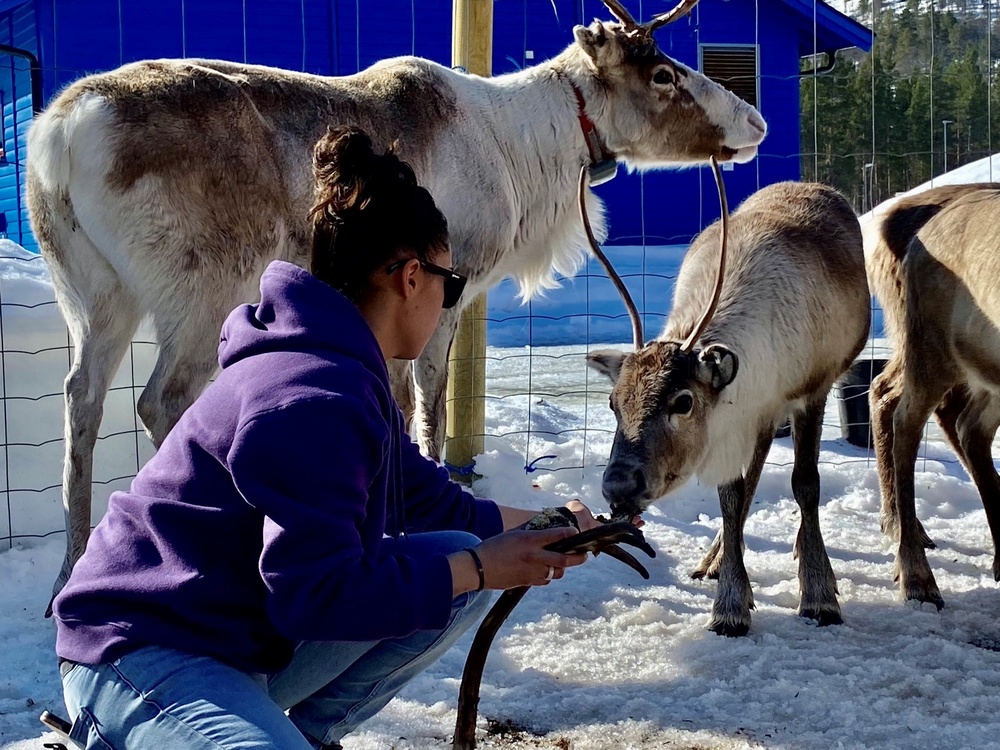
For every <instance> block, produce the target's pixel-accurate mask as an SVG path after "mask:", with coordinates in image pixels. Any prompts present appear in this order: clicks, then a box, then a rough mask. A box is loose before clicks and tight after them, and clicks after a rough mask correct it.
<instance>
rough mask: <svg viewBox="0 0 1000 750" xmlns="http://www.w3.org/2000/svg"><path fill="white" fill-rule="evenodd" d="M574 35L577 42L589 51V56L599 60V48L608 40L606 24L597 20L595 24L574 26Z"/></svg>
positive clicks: (581, 47)
mask: <svg viewBox="0 0 1000 750" xmlns="http://www.w3.org/2000/svg"><path fill="white" fill-rule="evenodd" d="M573 36H574V37H576V43H577V44H579V45H580V49H582V50H583V51H584V52H586V53H587V57H589V58H590V59H591V60H593V61H594V62H597V54H598V53H597V50H598V49H599V48H600V47H603V46H604V43H605V42H607V32H606V31H605V29H604V24H603V23H601V22H600V21H595V23H594V24H593V26H574V27H573Z"/></svg>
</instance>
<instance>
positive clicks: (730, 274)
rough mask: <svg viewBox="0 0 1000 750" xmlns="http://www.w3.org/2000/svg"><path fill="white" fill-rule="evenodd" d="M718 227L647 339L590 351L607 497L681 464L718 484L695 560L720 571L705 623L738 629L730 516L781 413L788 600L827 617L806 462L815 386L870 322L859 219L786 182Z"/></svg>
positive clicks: (832, 200) (663, 484) (654, 491)
mask: <svg viewBox="0 0 1000 750" xmlns="http://www.w3.org/2000/svg"><path fill="white" fill-rule="evenodd" d="M719 233H720V226H719V223H718V222H717V223H716V224H713V225H712V226H710V227H708V228H707V229H706V230H705V231H703V232H702V233H701V234H700V235H698V237H697V238H696V239H695V241H694V242H693V243H692V245H691V248H690V250H689V251H688V253H687V255H686V257H685V258H684V263H683V264H682V265H681V269H680V273H679V274H678V277H677V285H676V289H675V292H674V305H673V310H672V311H671V313H670V317H669V319H668V320H667V324H666V327H665V329H664V331H663V333H662V334H661V336H660V337H659V339H657V340H656V341H653V342H651V343H650V344H648V345H645V346H643V345H642V340H641V331H640V332H638V333H637V341H636V342H635V343H636V352H635V353H632V354H623V353H621V352H615V351H598V352H593V353H591V354H590V355H589V356H588V363H589V364H590V366H591V367H593V368H594V369H596V370H598V371H599V372H602V373H604V374H605V375H607V376H608V377H609V378H610V379H611V381H612V383H614V388H613V389H612V391H611V408H612V409H614V412H615V417H616V418H617V420H618V426H617V430H616V432H615V437H614V443H613V445H612V448H611V458H610V461H609V463H608V467H607V469H606V470H605V472H604V481H603V490H604V496H605V498H606V499H607V500H608V502H609V503H610V504H611V512H612V515H613V517H614V518H616V519H627V518H631V517H632V516H633V515H634V514H637V513H641V512H642V511H643V510H645V509H646V508H647V507H648V506H649V505H650V504H651V503H652V502H653V501H655V500H656V499H657V498H659V497H662V496H663V495H666V494H667V493H669V492H670V491H672V490H674V489H676V488H677V487H680V486H681V485H682V484H684V482H686V481H687V480H688V478H690V477H691V476H692V475H697V476H698V477H699V479H701V480H702V481H704V482H707V483H710V484H716V485H718V491H719V499H720V501H721V504H722V530H721V532H720V533H719V536H718V537H717V538H716V540H715V542H714V543H713V545H712V548H711V550H710V551H709V552H708V555H707V556H706V557H705V559H704V561H703V562H702V563H701V566H700V567H699V568H698V569H697V570H696V571H695V572H694V573H693V574H692V575H693V576H694V577H695V578H701V577H704V576H709V577H714V576H715V575H718V578H719V590H718V594H717V595H716V599H715V604H714V606H713V608H712V618H711V621H710V624H709V628H710V629H711V630H714V631H715V632H717V633H720V634H722V635H730V636H736V635H744V634H745V633H746V632H747V630H748V629H749V627H750V610H751V609H752V608H753V594H752V593H751V590H750V579H749V578H748V577H747V572H746V568H745V567H744V564H743V525H744V523H745V521H746V518H747V514H748V513H749V511H750V503H751V502H752V500H753V495H754V492H755V490H756V488H757V482H758V480H759V478H760V474H761V469H762V467H763V464H764V459H765V458H766V457H767V453H768V450H769V448H770V446H771V441H772V439H773V437H774V429H775V426H776V425H778V424H781V422H782V421H783V420H784V419H785V418H786V416H787V415H789V414H791V417H792V431H793V437H794V443H795V467H794V469H793V471H792V492H793V493H794V495H795V500H796V501H797V502H798V504H799V508H800V509H801V512H802V521H801V526H800V528H799V534H798V537H797V539H796V541H795V553H796V555H797V556H798V558H799V585H800V588H801V600H800V603H799V614H801V615H802V616H804V617H810V618H813V619H815V620H817V621H818V622H819V623H820V624H821V625H825V624H832V623H839V622H841V621H842V620H841V616H840V606H839V604H838V603H837V597H836V591H837V588H836V579H835V578H834V575H833V569H832V567H831V566H830V560H829V557H828V556H827V553H826V548H825V547H824V545H823V538H822V535H821V533H820V527H819V470H818V468H817V462H818V458H819V440H820V431H821V428H822V422H823V411H824V407H825V405H826V399H827V394H828V393H829V391H830V387H831V386H832V384H833V382H834V380H836V378H837V377H838V376H840V375H841V374H842V373H843V372H844V371H845V370H846V369H847V368H848V367H849V366H850V365H851V363H852V361H853V360H854V358H855V357H856V356H857V355H858V353H859V352H860V351H861V349H862V347H863V346H864V343H865V339H866V338H867V336H868V326H869V318H870V310H869V307H870V297H869V294H868V284H867V282H866V279H865V268H864V257H863V251H862V244H861V231H860V228H859V226H858V220H857V218H856V217H855V215H854V211H853V210H852V209H851V207H850V205H849V204H848V203H847V201H846V200H845V199H844V198H843V197H842V196H841V195H840V194H839V193H837V192H836V191H834V190H832V189H830V188H827V187H824V186H822V185H817V184H802V183H792V182H785V183H780V184H777V185H771V186H769V187H766V188H764V189H763V190H760V191H758V192H757V193H755V194H754V195H752V196H750V197H749V198H747V199H746V201H744V203H743V205H742V206H741V207H740V208H739V210H738V211H737V212H736V213H734V214H733V215H732V217H731V228H730V232H729V234H730V237H729V245H730V249H729V252H728V256H729V257H728V259H727V258H726V251H725V246H723V257H722V259H721V263H720V259H719V257H718V256H717V254H716V252H715V246H716V241H717V238H718V237H719ZM626 304H628V305H629V306H630V307H631V308H634V305H633V304H632V302H631V300H629V299H626ZM700 311H704V312H703V313H701V312H700Z"/></svg>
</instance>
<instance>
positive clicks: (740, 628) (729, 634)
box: [708, 619, 750, 638]
mask: <svg viewBox="0 0 1000 750" xmlns="http://www.w3.org/2000/svg"><path fill="white" fill-rule="evenodd" d="M708 629H709V630H711V631H712V632H713V633H715V634H716V635H722V636H725V637H726V638H742V637H743V636H745V635H746V634H747V633H749V632H750V623H749V622H732V621H727V620H718V621H716V620H715V619H713V620H712V622H710V623H709V624H708Z"/></svg>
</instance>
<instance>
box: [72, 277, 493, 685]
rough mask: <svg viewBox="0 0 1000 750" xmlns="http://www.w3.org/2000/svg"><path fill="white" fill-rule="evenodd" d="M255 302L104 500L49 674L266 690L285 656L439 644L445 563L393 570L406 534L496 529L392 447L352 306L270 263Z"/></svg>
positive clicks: (388, 411) (399, 431)
mask: <svg viewBox="0 0 1000 750" xmlns="http://www.w3.org/2000/svg"><path fill="white" fill-rule="evenodd" d="M260 292H261V302H260V304H257V305H244V306H242V307H239V308H237V309H236V310H234V311H233V313H232V314H231V315H230V316H229V319H228V320H227V321H226V323H225V326H224V327H223V330H222V341H221V343H220V345H219V361H220V363H221V365H222V368H223V369H222V372H221V373H220V374H219V377H218V378H217V379H216V381H215V382H214V383H213V384H212V385H210V386H209V387H208V388H207V389H206V390H205V392H204V393H203V394H202V396H201V397H200V398H199V399H198V400H197V401H196V402H195V403H194V404H193V405H192V406H191V408H189V409H188V410H187V411H186V412H185V413H184V415H183V417H182V418H181V420H180V421H179V422H178V423H177V426H176V427H174V429H173V430H172V431H171V432H170V434H169V435H168V436H167V438H166V440H164V442H163V445H162V446H161V447H160V450H159V451H158V452H157V453H156V455H155V456H154V457H153V458H152V459H151V460H150V461H149V463H147V464H146V466H145V467H143V469H142V470H141V471H140V472H139V474H138V476H137V477H136V478H135V480H134V481H133V482H132V486H131V488H130V489H129V491H128V492H116V493H114V494H113V495H112V496H111V501H110V503H109V505H108V511H107V514H106V515H105V517H104V519H103V520H102V521H101V522H100V524H98V526H97V528H96V529H95V530H94V533H93V535H92V536H91V538H90V542H89V544H88V546H87V551H86V553H85V554H84V555H83V557H82V558H81V559H80V561H79V562H78V563H77V565H76V568H75V569H74V571H73V574H72V576H71V577H70V580H69V583H68V584H67V585H66V587H65V588H64V589H63V591H62V592H61V593H60V594H59V596H58V597H56V600H55V604H54V611H55V616H56V621H57V637H56V651H57V653H58V654H59V656H61V657H63V658H65V659H69V660H71V661H76V662H81V663H86V664H97V663H101V662H107V661H112V660H114V659H116V658H118V657H119V656H121V655H122V654H124V653H127V652H128V651H130V650H132V649H136V648H139V647H141V646H144V645H160V646H166V647H171V648H176V649H180V650H182V651H187V652H190V653H195V654H204V655H210V656H213V657H215V658H218V659H220V660H221V661H224V662H227V663H229V664H232V665H234V666H236V667H238V668H240V669H244V670H247V671H252V672H264V673H272V672H276V671H279V670H281V669H282V668H284V667H285V666H286V665H287V664H288V662H289V661H290V659H291V656H292V651H293V648H294V646H295V644H296V643H297V642H299V641H306V640H346V641H369V640H378V639H384V638H394V637H400V636H405V635H408V634H410V633H412V632H413V631H415V630H428V629H441V628H443V627H444V626H445V625H446V623H447V620H448V617H449V615H450V612H451V603H452V580H451V570H450V567H449V565H448V561H447V559H446V558H445V556H444V555H441V556H435V557H420V558H416V557H411V556H409V555H408V554H407V539H406V534H407V533H414V532H420V531H436V530H444V529H455V530H464V531H469V532H471V533H473V534H475V535H476V536H478V537H480V538H481V539H485V538H487V537H490V536H493V535H495V534H498V533H500V532H501V531H502V530H503V522H502V520H501V517H500V511H499V508H498V507H497V506H496V504H494V503H492V502H490V501H486V500H477V499H475V498H474V497H473V496H472V495H470V494H468V493H466V492H465V491H463V490H462V489H461V488H460V486H459V485H457V484H455V483H453V482H451V481H450V480H449V478H448V473H447V471H445V470H444V469H443V468H441V467H439V466H438V465H437V464H436V463H434V462H433V461H430V460H428V459H427V458H425V457H423V456H422V455H420V453H419V451H418V450H417V447H416V446H415V445H414V443H413V442H412V441H411V440H410V438H409V437H408V436H407V435H406V432H405V431H404V426H403V419H402V415H401V414H400V412H399V409H398V408H397V407H396V404H395V402H394V401H393V399H392V396H391V395H390V390H389V378H388V374H387V372H386V366H385V362H384V360H383V358H382V354H381V351H380V349H379V346H378V343H377V341H376V340H375V337H374V335H373V334H372V332H371V329H369V327H368V325H367V324H366V323H365V321H364V319H363V318H362V317H361V314H360V313H359V312H358V310H357V308H356V307H355V306H354V305H353V304H351V302H350V301H348V300H347V299H346V298H345V297H343V296H342V295H341V294H339V293H338V292H336V291H335V290H334V289H333V288H331V287H329V286H327V285H326V284H325V283H323V282H322V281H320V280H319V279H317V278H315V277H314V276H312V275H311V274H309V273H307V272H306V271H304V270H302V269H300V268H298V267H297V266H294V265H291V264H289V263H284V262H280V261H275V262H274V263H272V264H271V265H270V266H269V267H268V268H267V270H266V271H265V272H264V275H263V276H262V277H261V281H260ZM387 535H388V536H387Z"/></svg>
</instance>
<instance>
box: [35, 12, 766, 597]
mask: <svg viewBox="0 0 1000 750" xmlns="http://www.w3.org/2000/svg"><path fill="white" fill-rule="evenodd" d="M696 2H697V0H683V2H681V3H680V5H678V6H677V7H676V8H674V9H673V10H672V11H669V12H667V13H663V14H661V15H659V16H656V17H655V18H654V19H653V20H651V21H649V22H647V23H645V24H639V23H636V22H635V21H634V20H633V18H632V17H631V16H630V15H629V14H628V12H627V11H626V10H625V9H624V8H623V7H622V6H621V5H620V3H618V2H611V0H606V1H605V4H606V5H607V6H608V7H609V8H610V9H611V11H612V12H613V14H614V15H615V16H616V17H617V18H618V21H617V22H601V21H595V22H594V23H593V24H591V25H590V26H587V27H585V26H577V27H576V28H575V29H574V36H575V41H574V43H573V44H571V45H570V46H569V47H567V48H566V50H564V51H563V52H562V53H561V54H559V55H558V56H557V57H555V58H553V59H551V60H548V61H546V62H544V63H542V64H540V65H537V66H535V67H532V68H528V69H526V70H523V71H520V72H518V73H514V74H511V75H505V76H499V77H497V78H490V79H486V78H480V77H477V76H472V75H465V74H462V73H459V72H456V71H453V70H449V69H448V68H446V67H443V66H441V65H438V64H436V63H433V62H430V61H427V60H422V59H419V58H413V57H406V58H397V59H392V60H386V61H383V62H380V63H377V64H376V65H373V66H372V67H371V68H368V69H367V70H364V71H362V72H360V73H357V74H355V75H351V76H345V77H338V78H330V77H321V76H315V75H307V74H303V73H295V72H288V71H284V70H277V69H273V68H266V67H260V66H253V65H241V64H236V63H229V62H220V61H210V60H157V61H148V62H139V63H135V64H130V65H126V66H124V67H122V68H119V69H118V70H115V71H111V72H109V73H102V74H97V75H92V76H88V77H86V78H83V79H81V80H79V81H77V82H75V83H73V84H72V85H70V86H69V87H68V88H67V89H66V90H64V91H63V92H62V93H61V94H60V95H59V96H58V97H57V98H56V99H55V100H54V101H53V102H52V103H51V104H50V105H49V106H48V108H47V109H46V110H45V112H44V113H42V114H41V115H40V116H39V117H38V119H37V120H36V121H35V123H34V125H33V127H32V128H31V131H30V134H29V137H28V177H27V202H28V207H29V210H30V215H31V223H32V228H33V230H34V233H35V236H36V237H37V239H38V242H39V245H40V247H41V249H42V254H43V255H44V257H45V258H46V260H47V261H48V263H49V265H50V267H51V269H52V276H53V281H54V285H55V292H56V298H57V301H58V303H59V307H60V309H61V311H62V313H63V315H64V317H65V318H66V321H67V324H68V327H69V330H70V334H71V337H72V343H73V347H74V355H73V362H72V365H71V368H70V373H69V376H68V377H67V379H66V387H65V392H66V427H65V444H66V445H65V448H66V459H65V468H64V476H63V503H64V506H65V509H66V512H67V530H68V540H67V556H66V560H65V564H64V566H63V569H62V571H61V573H60V575H59V579H58V580H57V582H56V590H58V589H59V588H60V587H61V585H62V583H63V582H64V581H65V579H66V577H67V575H68V573H69V571H70V569H71V567H72V565H73V564H74V563H75V561H76V560H77V559H78V557H79V556H80V554H82V552H83V549H84V547H85V544H86V540H87V538H88V535H89V528H90V523H91V513H90V505H91V476H92V464H93V448H94V444H95V440H96V438H97V432H98V426H99V424H100V422H101V416H102V412H103V403H104V398H105V395H106V393H107V390H108V385H109V381H110V379H111V377H112V375H113V374H114V372H115V370H116V368H117V367H118V365H119V363H120V362H121V360H122V357H123V355H124V352H125V350H126V348H127V346H128V342H129V340H130V338H131V336H132V335H133V333H134V331H135V330H136V326H137V324H138V323H139V321H140V320H141V319H142V318H143V317H144V316H147V315H149V316H151V318H152V321H153V325H154V327H155V330H156V334H157V339H158V341H159V353H158V359H157V361H156V364H155V367H154V369H153V372H152V375H151V377H150V378H149V381H148V383H147V384H146V386H145V388H144V389H143V392H142V395H141V397H140V399H139V403H138V413H139V416H140V418H141V419H142V422H143V425H144V426H145V428H146V430H147V432H148V433H149V435H150V437H151V438H152V440H153V442H154V444H157V445H158V444H159V443H160V441H162V440H163V438H164V436H165V435H166V434H167V432H168V431H169V430H170V429H171V427H172V426H173V425H174V423H175V422H176V421H177V419H178V418H179V417H180V415H181V413H182V412H183V411H184V410H185V409H186V408H187V407H188V406H189V405H190V403H191V402H192V401H193V399H194V398H195V397H196V396H197V394H198V393H199V392H200V391H201V389H202V388H203V387H204V385H205V384H206V382H207V381H208V380H209V378H210V377H211V375H212V373H213V371H214V369H215V367H216V359H215V352H216V345H217V340H218V332H219V330H220V327H221V325H222V322H223V320H224V319H225V316H226V314H227V313H228V312H229V311H230V310H231V309H232V308H233V307H235V306H236V305H237V304H239V303H241V302H245V301H247V300H252V299H254V298H255V297H256V293H257V292H256V287H257V279H258V277H259V275H260V273H261V271H262V270H263V269H264V267H265V265H266V264H267V263H268V262H269V261H270V260H272V259H274V258H283V259H286V260H290V261H292V262H295V263H299V264H303V263H305V262H306V260H307V258H306V256H307V252H308V247H309V229H308V226H309V225H308V222H307V214H308V211H309V208H310V203H311V200H312V196H313V177H312V171H311V156H312V149H313V146H314V144H315V143H316V141H317V140H318V139H319V137H320V136H321V135H322V134H323V133H324V131H325V130H326V129H327V127H328V126H330V125H347V124H351V125H356V126H359V127H361V128H363V129H365V130H366V131H367V132H368V133H369V134H370V135H371V136H372V138H373V140H374V142H375V143H376V145H377V146H380V147H389V145H390V144H393V143H395V144H396V149H397V152H398V153H399V155H400V156H401V158H403V159H405V160H407V161H408V162H410V164H411V165H412V166H413V168H414V170H415V172H416V174H417V177H418V179H419V180H420V182H421V184H423V185H424V186H425V187H427V188H428V189H429V190H430V192H431V193H432V195H433V196H434V198H435V200H436V201H437V203H438V205H439V206H440V208H441V209H442V211H443V212H444V214H445V216H446V217H447V219H448V222H449V228H450V236H451V242H452V249H453V257H454V262H455V268H456V270H457V271H459V272H460V273H463V274H466V275H467V276H469V278H470V284H469V287H468V291H467V293H466V297H465V298H466V300H471V299H472V298H473V297H475V296H476V295H477V294H479V293H480V292H483V291H485V290H486V289H488V288H489V287H490V286H492V285H494V284H495V283H497V282H499V281H500V280H501V279H502V278H504V277H507V276H511V277H514V278H516V279H517V281H518V282H519V284H520V289H521V293H522V295H523V296H525V297H529V296H531V295H532V294H533V293H534V292H535V291H536V290H537V289H540V288H545V287H550V286H552V285H554V283H555V282H554V273H555V272H558V273H562V274H572V273H574V272H575V271H576V270H577V268H578V266H579V265H580V263H581V262H582V261H583V259H584V257H585V252H586V251H585V247H586V243H585V240H584V238H583V236H582V235H583V233H582V230H581V229H580V226H579V220H578V218H577V206H576V202H577V194H576V187H577V178H578V174H579V173H580V170H581V167H583V166H586V165H588V164H595V163H602V162H603V163H604V164H607V163H609V162H611V163H614V162H617V161H621V162H624V163H626V164H628V165H629V166H631V167H634V168H638V169H646V168H656V167H663V166H670V165H679V164H687V163H691V162H697V161H704V160H706V159H708V158H709V157H710V156H713V155H714V156H716V157H717V158H719V159H720V160H733V161H738V162H742V161H747V160H749V159H751V158H753V157H754V156H755V154H756V151H757V145H758V144H759V143H760V142H761V140H762V139H763V138H764V134H765V131H766V126H765V123H764V121H763V119H762V118H761V116H760V114H759V113H758V112H757V110H755V109H754V108H753V107H751V106H750V105H748V104H747V103H745V102H743V101H742V100H741V99H739V98H738V97H736V96H735V95H734V94H732V93H731V92H729V91H727V90H726V89H725V88H723V87H722V86H720V85H718V84H716V83H714V82H713V81H711V80H709V79H708V78H706V77H705V76H703V75H701V74H700V73H698V72H696V71H694V70H692V69H690V68H688V67H687V66H685V65H683V64H681V63H679V62H677V61H675V60H672V59H671V58H669V57H667V56H666V55H664V54H663V53H662V52H661V51H660V50H659V49H658V48H657V46H656V42H655V40H654V39H653V32H654V30H655V29H657V28H658V27H660V26H663V25H664V24H667V23H670V22H672V21H674V20H676V19H678V18H679V17H681V16H683V15H684V14H686V13H687V12H688V11H690V10H691V8H692V7H693V6H694V5H695V4H696ZM587 200H588V202H589V204H590V210H591V212H592V213H593V214H595V215H598V216H599V215H600V214H601V205H600V202H599V200H598V199H597V198H596V196H594V195H593V193H590V192H589V191H588V196H587ZM600 225H601V226H603V222H601V223H600ZM599 233H600V232H599ZM459 312H460V310H458V309H456V310H453V311H449V312H447V313H446V314H445V315H444V316H443V317H442V321H441V326H440V329H439V331H438V332H437V334H436V335H435V337H434V339H433V340H432V341H431V343H430V344H429V345H428V347H427V349H426V350H425V352H424V353H423V355H422V356H421V358H420V359H419V360H418V361H417V363H416V366H415V380H416V396H417V397H418V398H417V402H416V405H415V406H416V411H417V414H416V416H415V422H416V425H417V426H416V428H415V431H416V432H417V436H418V439H419V442H420V443H421V447H422V449H423V450H424V451H425V452H426V453H428V454H429V455H431V456H434V457H437V456H438V454H439V449H440V448H441V444H442V439H443V429H444V421H443V416H444V402H445V392H446V390H445V386H446V378H447V369H446V362H447V353H448V349H449V347H450V343H451V340H452V337H453V335H454V331H455V328H456V325H457V320H458V314H459ZM397 369H398V368H397ZM407 385H408V387H407ZM412 388H413V384H412V381H411V382H410V383H409V384H406V383H404V384H403V385H402V386H399V387H397V394H401V397H400V400H401V401H404V402H405V401H407V400H408V399H409V397H410V396H411V395H412V394H411V393H409V390H410V389H412Z"/></svg>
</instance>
